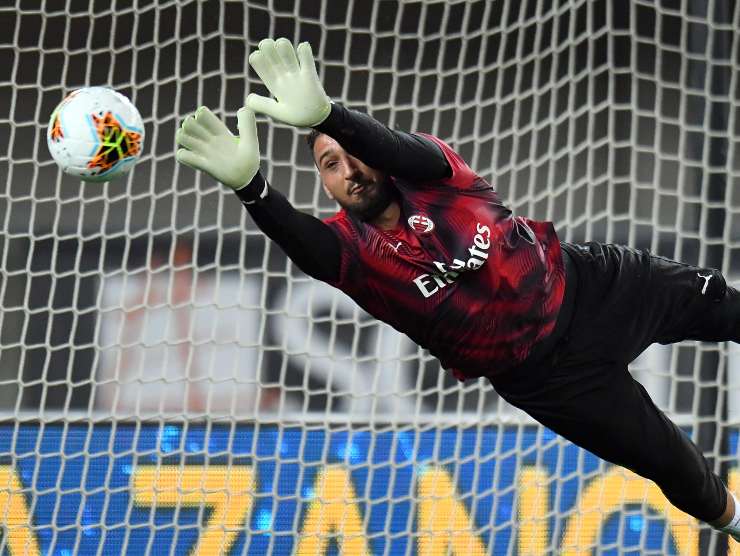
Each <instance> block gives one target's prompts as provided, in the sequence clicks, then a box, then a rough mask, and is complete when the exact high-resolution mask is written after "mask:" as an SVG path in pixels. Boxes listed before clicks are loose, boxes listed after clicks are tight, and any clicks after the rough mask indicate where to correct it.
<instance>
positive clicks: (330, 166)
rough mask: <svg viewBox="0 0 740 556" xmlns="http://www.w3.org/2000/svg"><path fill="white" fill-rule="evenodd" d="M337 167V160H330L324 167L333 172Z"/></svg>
mask: <svg viewBox="0 0 740 556" xmlns="http://www.w3.org/2000/svg"><path fill="white" fill-rule="evenodd" d="M336 165H337V161H336V160H330V161H329V162H327V163H326V164H325V165H324V167H325V168H327V169H328V170H331V169H333V168H335V167H336Z"/></svg>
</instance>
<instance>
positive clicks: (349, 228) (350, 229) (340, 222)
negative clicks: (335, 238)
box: [324, 209, 356, 239]
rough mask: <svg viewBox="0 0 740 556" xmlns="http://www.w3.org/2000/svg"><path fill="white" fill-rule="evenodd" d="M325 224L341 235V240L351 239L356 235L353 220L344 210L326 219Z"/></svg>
mask: <svg viewBox="0 0 740 556" xmlns="http://www.w3.org/2000/svg"><path fill="white" fill-rule="evenodd" d="M324 224H326V225H327V226H329V227H330V228H331V229H332V230H334V232H335V233H336V234H338V235H339V237H340V239H351V238H352V237H354V236H355V235H356V230H355V226H354V225H353V224H352V219H351V218H350V217H349V215H348V214H347V212H346V211H345V210H344V209H342V210H340V211H339V212H337V213H336V214H334V215H332V216H330V217H328V218H325V219H324Z"/></svg>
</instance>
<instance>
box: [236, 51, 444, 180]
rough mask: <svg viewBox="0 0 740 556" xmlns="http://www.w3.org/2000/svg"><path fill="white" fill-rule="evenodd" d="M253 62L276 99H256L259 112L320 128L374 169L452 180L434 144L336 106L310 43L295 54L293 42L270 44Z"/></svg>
mask: <svg viewBox="0 0 740 556" xmlns="http://www.w3.org/2000/svg"><path fill="white" fill-rule="evenodd" d="M249 63H250V65H251V66H252V67H253V68H254V70H255V71H256V72H257V75H259V76H260V79H262V81H263V83H264V84H265V86H266V87H267V88H268V90H269V91H270V93H271V94H272V95H273V96H274V97H275V98H274V99H272V98H266V97H262V96H259V95H256V94H254V93H252V94H250V95H249V96H248V97H247V106H248V107H249V108H250V109H252V110H254V111H255V112H260V113H263V114H267V115H268V116H270V117H272V118H275V119H277V120H280V121H282V122H285V123H287V124H290V125H294V126H298V127H314V128H315V129H317V130H318V131H320V132H322V133H326V134H327V135H329V136H330V137H332V138H334V139H335V140H336V141H337V142H338V143H339V144H340V145H341V146H342V147H343V148H344V149H345V150H346V151H347V152H348V153H350V154H351V155H353V156H355V157H357V158H358V159H359V160H361V161H362V162H364V163H365V164H367V165H368V166H371V167H372V168H375V169H377V170H381V171H382V172H384V173H387V174H389V175H392V176H395V177H398V178H402V179H406V180H408V181H436V180H441V179H444V178H449V177H450V176H451V175H452V169H451V167H450V165H449V163H448V162H447V159H446V158H445V155H444V154H443V153H442V151H441V149H440V148H439V147H438V146H437V145H436V144H434V142H432V141H430V140H429V139H427V138H425V137H423V136H420V135H414V134H410V133H404V132H400V131H394V130H391V129H389V128H388V127H386V126H384V125H383V124H381V123H380V122H378V121H377V120H374V119H373V118H371V117H370V116H368V115H367V114H362V113H360V112H355V111H353V110H348V109H346V108H344V107H343V106H340V105H338V104H332V103H331V101H330V100H329V97H328V96H327V95H326V92H325V91H324V87H323V86H322V85H321V82H320V81H319V77H318V74H317V73H316V63H315V62H314V58H313V53H312V52H311V45H310V44H308V43H305V42H304V43H301V44H300V45H298V48H297V49H294V48H293V45H292V44H291V42H290V41H289V40H288V39H284V38H281V39H278V40H276V41H273V40H272V39H265V40H263V41H261V42H260V44H259V49H258V50H257V51H255V52H253V53H252V54H250V55H249Z"/></svg>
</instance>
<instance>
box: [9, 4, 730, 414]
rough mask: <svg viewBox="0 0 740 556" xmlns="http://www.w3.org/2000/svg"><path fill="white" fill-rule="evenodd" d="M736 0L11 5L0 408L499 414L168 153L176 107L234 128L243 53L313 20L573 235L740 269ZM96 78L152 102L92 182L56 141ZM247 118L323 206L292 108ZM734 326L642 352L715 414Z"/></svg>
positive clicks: (666, 396)
mask: <svg viewBox="0 0 740 556" xmlns="http://www.w3.org/2000/svg"><path fill="white" fill-rule="evenodd" d="M736 11H737V9H736V4H735V2H725V1H717V2H702V1H695V2H694V1H692V2H680V1H678V0H674V1H668V0H665V1H660V2H643V1H632V2H614V3H612V2H605V1H598V0H597V1H583V2H572V1H567V2H566V1H555V2H542V1H534V0H528V1H522V2H508V1H495V2H482V1H481V2H475V1H471V2H451V3H443V2H410V1H409V2H405V1H391V0H384V1H381V2H358V1H354V2H320V1H307V0H306V1H300V0H275V1H270V2H267V1H264V2H261V1H250V2H247V3H244V2H200V1H192V2H188V1H170V2H147V1H144V0H140V1H139V0H137V1H131V0H130V1H124V0H116V1H115V2H111V3H89V2H86V1H74V0H70V1H67V2H65V3H60V4H59V5H58V6H57V5H56V4H54V3H48V2H47V3H45V2H39V1H18V2H16V3H15V4H14V5H13V6H7V7H4V8H0V37H2V39H1V40H0V68H3V69H2V70H0V184H2V189H0V215H2V216H1V217H0V222H1V223H2V229H0V256H1V257H2V277H1V279H0V280H1V282H0V311H1V313H2V315H1V318H2V321H1V325H2V328H1V330H0V340H1V342H2V348H1V351H0V385H1V386H2V387H1V388H0V407H2V408H4V410H5V411H6V412H9V413H17V412H19V411H23V412H26V411H27V412H31V413H34V412H36V413H37V412H39V411H41V412H47V411H52V412H58V411H63V412H83V413H90V412H94V413H98V414H106V413H107V414H116V415H139V414H141V412H144V413H153V414H162V413H165V414H166V413H176V414H183V413H186V414H196V415H197V414H205V413H210V414H215V413H222V414H226V415H245V416H248V415H254V413H255V412H256V411H263V412H270V411H273V412H274V411H283V412H287V411H289V412H298V413H305V412H319V413H325V414H326V415H329V414H336V413H340V414H345V415H347V414H349V415H352V416H354V417H357V418H359V419H373V418H376V417H378V418H379V417H380V416H382V415H385V416H389V415H390V416H393V415H396V416H397V415H399V414H404V415H406V416H408V415H409V414H412V415H418V414H420V413H431V414H434V415H437V416H442V415H443V414H445V413H452V414H460V413H461V412H462V413H466V412H472V413H473V414H477V413H480V412H481V411H483V412H484V413H486V414H488V415H495V414H496V411H497V410H500V411H502V412H504V413H505V412H506V411H507V410H506V408H505V407H504V406H503V405H501V407H499V404H498V400H497V397H496V396H495V393H493V391H492V390H491V389H490V387H488V386H487V385H486V384H485V383H484V382H483V381H481V382H480V383H478V382H476V381H473V382H472V383H469V384H466V385H458V384H457V383H456V381H454V380H453V379H452V378H450V377H448V376H447V375H446V374H444V373H441V372H440V369H439V366H438V364H437V363H436V361H434V360H433V359H431V358H430V357H428V355H427V354H426V353H424V352H423V351H421V350H419V349H418V348H416V347H415V346H414V345H411V344H410V343H409V342H408V341H407V340H405V339H404V338H403V337H401V336H399V335H398V334H397V333H396V332H395V331H393V330H391V329H389V328H388V327H385V326H384V325H380V324H378V323H376V322H375V321H373V320H372V319H370V318H369V317H368V316H367V315H365V314H364V313H363V312H362V311H360V310H358V309H357V308H356V307H355V306H354V304H353V303H352V302H350V301H349V300H347V299H346V298H344V297H343V295H342V294H340V293H338V292H334V291H333V290H331V289H330V288H328V287H327V286H325V285H323V284H320V283H315V282H313V281H310V280H308V279H306V277H305V276H303V275H302V274H301V273H300V272H299V271H298V270H297V269H295V267H293V265H292V264H291V263H290V262H289V261H288V260H286V258H285V256H284V254H283V253H282V252H281V251H280V249H279V248H277V247H276V246H274V245H270V244H269V242H266V241H265V240H264V238H263V236H262V235H261V234H260V232H259V231H258V230H257V229H256V228H255V226H254V224H253V222H252V221H251V220H250V218H249V217H248V215H247V214H246V212H245V211H244V209H243V208H242V207H241V205H240V204H239V203H238V202H237V199H236V197H235V196H233V195H232V194H230V193H228V192H227V191H225V190H224V188H222V187H220V186H219V185H218V184H216V183H214V182H213V181H212V180H210V179H209V178H207V177H204V176H200V175H196V174H195V173H194V172H192V171H190V170H189V169H188V168H185V167H182V166H178V165H177V164H176V163H175V159H174V149H175V147H174V133H175V130H176V129H177V127H178V126H179V124H180V123H181V121H182V119H183V118H184V117H185V116H186V115H187V114H189V113H191V112H193V111H194V110H195V109H196V108H197V107H198V106H200V105H206V106H209V107H211V108H212V109H213V110H215V111H216V112H217V113H218V114H219V115H220V116H223V117H224V118H225V119H226V121H227V123H228V124H229V125H230V126H231V127H232V128H235V113H236V110H237V109H238V108H239V107H240V106H241V105H242V103H243V100H244V98H245V95H246V94H247V93H248V92H250V91H255V92H261V93H264V92H265V91H264V89H263V88H262V86H261V84H260V83H259V81H258V80H257V78H256V75H255V74H254V73H253V72H252V70H251V69H250V68H249V67H248V64H247V56H248V54H249V52H250V51H251V50H252V49H254V48H255V47H256V45H257V43H258V42H259V41H260V40H261V39H262V38H265V37H278V36H285V37H288V38H290V39H291V40H293V41H294V42H296V43H297V42H299V41H304V40H307V41H310V42H311V44H312V45H313V49H314V52H315V54H316V57H317V60H318V63H319V70H320V75H321V77H322V80H323V83H324V84H325V87H326V90H327V92H328V94H329V95H330V96H331V97H332V98H333V99H335V100H336V101H338V102H342V103H345V104H347V105H349V106H351V107H353V108H357V109H360V110H363V111H367V112H369V113H371V114H372V115H373V116H375V117H376V118H377V119H379V120H380V121H381V122H383V123H386V124H387V125H389V126H390V127H394V128H399V129H404V130H410V131H424V132H427V133H433V134H436V135H438V136H440V137H442V138H443V139H444V140H446V141H447V142H449V143H450V144H451V145H452V146H453V147H454V148H456V149H457V150H458V151H459V152H460V153H461V154H462V156H463V157H464V158H465V159H466V160H467V161H468V163H469V164H470V165H471V166H472V167H473V168H474V169H475V170H476V171H477V172H478V173H479V174H481V175H482V176H484V177H485V178H486V179H487V180H489V181H490V182H491V183H493V184H494V185H495V187H496V188H497V189H498V190H499V191H500V193H501V195H502V197H503V198H504V199H505V200H506V201H507V203H508V204H509V206H511V207H512V208H513V209H514V211H515V212H516V213H518V214H523V215H527V216H530V217H532V218H537V219H544V220H551V221H553V222H554V223H555V225H556V228H557V230H558V233H559V235H560V237H561V239H562V240H567V241H583V240H595V241H609V242H617V243H628V244H630V245H633V246H638V247H646V248H650V249H651V250H652V251H654V252H656V253H659V254H661V255H664V256H667V257H671V258H677V259H679V260H682V261H684V262H688V263H692V264H697V265H703V266H713V267H717V268H721V269H723V270H724V271H725V272H726V273H728V275H729V276H730V277H731V278H732V277H734V276H735V275H736V273H737V269H738V264H739V261H740V254H739V251H738V249H740V245H739V244H738V242H737V240H736V237H737V236H738V231H740V230H739V229H738V226H740V215H739V213H740V201H739V200H738V192H739V191H740V189H739V187H740V181H739V179H738V171H739V169H738V166H739V162H738V160H739V158H738V137H739V135H740V127H739V126H740V124H739V123H738V119H737V117H736V115H737V111H738V97H739V95H740V89H739V88H738V83H737V65H738V49H739V47H738V44H737V41H736V34H737V33H736V29H737V25H736V23H737V21H736V20H737V13H736ZM733 18H734V19H733ZM86 85H107V86H110V87H113V88H115V89H117V90H119V91H121V92H122V93H124V94H126V95H127V96H129V97H130V98H131V99H132V100H133V102H134V103H135V105H136V106H137V107H138V109H139V110H140V112H141V114H142V116H143V117H144V121H145V125H146V139H145V151H144V157H143V159H142V160H141V161H140V162H139V163H138V165H137V166H136V167H135V169H134V170H133V172H131V174H130V175H129V176H128V177H127V178H124V179H122V180H119V181H115V182H112V183H108V184H104V185H97V184H87V185H84V184H81V183H80V182H78V181H77V180H75V179H72V178H70V177H68V176H64V175H62V174H61V173H60V172H59V170H58V169H57V167H56V165H55V164H54V163H53V161H52V160H51V157H50V156H49V154H48V151H47V148H46V144H45V129H46V125H47V122H48V118H49V116H50V114H51V112H52V110H53V109H54V107H55V106H56V104H57V103H58V102H59V101H60V100H61V99H62V98H63V97H64V96H65V95H66V94H67V93H69V92H70V91H72V90H74V89H76V88H79V87H83V86H86ZM259 132H260V140H261V146H262V152H263V161H262V169H263V172H264V173H265V174H266V175H267V176H268V177H269V179H270V181H271V183H272V184H273V185H274V186H276V187H278V188H279V189H281V190H282V191H283V192H284V193H286V194H287V195H288V196H289V198H290V199H291V200H292V201H293V202H294V204H295V205H296V206H298V207H299V208H301V209H303V210H305V211H308V212H310V213H313V214H315V215H316V216H319V217H327V216H329V215H331V214H333V212H334V211H335V206H334V205H333V203H332V202H330V201H329V200H328V199H326V198H325V197H324V195H323V193H322V192H321V189H320V187H319V184H318V181H317V177H316V174H315V172H314V171H313V164H312V160H311V158H310V153H309V151H308V149H307V148H306V147H305V144H304V141H303V136H302V135H303V134H302V133H301V132H297V131H296V130H294V129H292V128H288V127H285V126H282V125H280V124H276V123H274V122H268V121H266V120H261V121H260V123H259ZM724 353H725V352H724V351H721V350H720V349H719V348H718V347H717V346H713V345H706V346H701V345H697V344H688V345H686V346H683V345H682V346H678V347H674V348H664V349H662V350H661V349H657V350H653V351H651V352H650V353H649V354H648V355H647V356H645V357H644V358H642V359H641V360H640V361H638V362H637V363H636V366H635V368H636V370H637V371H638V372H639V371H640V369H643V370H644V372H643V373H642V375H641V376H642V377H643V379H644V381H645V382H646V383H647V384H648V386H649V387H650V389H651V391H652V392H653V394H654V395H655V397H656V399H657V401H658V402H659V404H660V405H661V406H662V407H664V408H665V409H667V410H669V411H670V412H672V413H685V414H691V415H694V416H696V415H698V414H701V413H702V412H704V413H706V412H709V413H708V414H710V415H712V416H716V417H718V418H720V420H722V419H727V418H728V405H727V399H728V392H731V390H728V389H727V388H725V386H727V385H728V378H727V375H726V373H725V371H724V368H725V365H724V362H725V361H726V360H725V359H723V354H724ZM718 369H719V373H718ZM384 389H385V390H384ZM370 392H375V393H377V394H373V395H370ZM720 398H722V399H720ZM729 398H733V395H729ZM730 410H731V408H730ZM409 412H411V413H409ZM717 412H719V414H717Z"/></svg>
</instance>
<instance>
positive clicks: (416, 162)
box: [315, 104, 452, 182]
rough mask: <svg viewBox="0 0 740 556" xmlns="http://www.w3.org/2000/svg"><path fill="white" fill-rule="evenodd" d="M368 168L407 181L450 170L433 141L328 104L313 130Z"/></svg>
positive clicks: (431, 178) (446, 175)
mask: <svg viewBox="0 0 740 556" xmlns="http://www.w3.org/2000/svg"><path fill="white" fill-rule="evenodd" d="M315 129H316V130H317V131H320V132H321V133H325V134H326V135H328V136H329V137H332V138H334V139H336V141H337V142H338V143H339V144H340V145H341V146H342V148H343V149H344V150H346V151H347V152H348V153H349V154H351V155H352V156H354V157H356V158H358V159H359V160H362V162H364V163H365V164H367V165H368V166H370V167H371V168H375V169H377V170H380V171H382V172H384V173H386V174H388V175H391V176H395V177H397V178H401V179H404V180H407V181H410V182H415V181H437V180H442V179H445V178H449V177H450V176H452V168H450V163H449V162H447V159H446V158H445V155H444V154H443V153H442V149H440V148H439V147H438V146H437V145H436V144H435V143H434V142H432V141H431V140H429V139H427V138H426V137H424V136H422V135H416V134H414V133H406V132H403V131H396V130H392V129H390V128H388V127H386V126H384V125H383V124H381V123H380V122H379V121H377V120H375V119H374V118H372V117H371V116H368V115H367V114H363V113H362V112H357V111H355V110H349V109H347V108H345V107H344V106H342V105H340V104H332V105H331V112H330V113H329V116H328V117H327V118H326V119H325V120H324V121H323V122H321V123H320V124H319V125H317V126H316V127H315Z"/></svg>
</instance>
